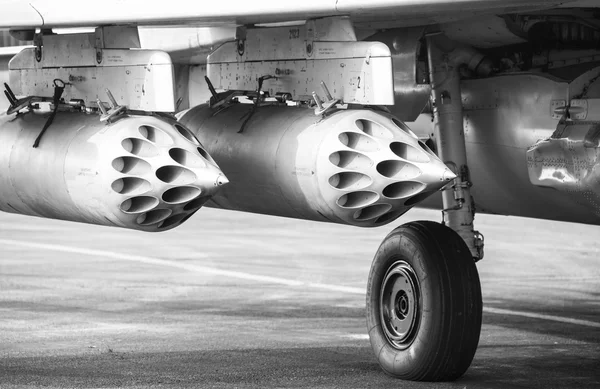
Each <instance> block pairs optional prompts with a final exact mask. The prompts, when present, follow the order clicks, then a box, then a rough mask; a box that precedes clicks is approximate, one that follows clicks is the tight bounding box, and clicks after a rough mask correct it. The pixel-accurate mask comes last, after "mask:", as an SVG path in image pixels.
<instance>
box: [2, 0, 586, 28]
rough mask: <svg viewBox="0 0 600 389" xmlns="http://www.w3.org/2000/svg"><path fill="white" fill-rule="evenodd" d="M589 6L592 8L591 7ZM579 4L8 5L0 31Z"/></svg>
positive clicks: (372, 23) (234, 0) (379, 23)
mask: <svg viewBox="0 0 600 389" xmlns="http://www.w3.org/2000/svg"><path fill="white" fill-rule="evenodd" d="M588 3H589V4H588ZM592 4H593V2H592V1H589V0H586V1H574V0H571V1H569V0H566V1H565V0H563V1H559V0H374V1H368V2H365V1H362V0H305V1H302V2H294V3H293V4H290V3H288V2H283V1H278V0H277V1H275V0H266V1H259V2H257V1H241V0H229V1H223V2H213V3H211V6H210V7H206V4H205V3H204V2H200V1H197V2H190V1H186V0H172V1H170V2H169V3H168V6H167V5H166V4H165V3H163V2H158V3H148V2H147V1H143V0H131V1H126V2H125V1H118V0H108V1H104V2H102V6H101V7H96V6H94V7H82V6H81V3H80V2H75V1H72V0H58V1H52V2H50V1H44V0H33V1H4V2H2V4H1V5H0V6H1V7H2V12H1V13H0V28H16V29H18V28H41V27H45V28H51V27H84V26H98V25H107V24H111V25H114V24H145V25H151V24H155V25H164V24H182V23H183V24H192V25H196V26H221V25H232V24H233V25H235V24H245V25H248V24H260V23H273V22H285V21H292V20H304V19H308V18H317V17H324V16H341V15H346V16H351V17H352V19H353V21H354V22H355V23H356V25H357V26H359V27H361V26H362V27H378V28H384V27H386V28H387V27H400V26H402V27H406V26H412V25H425V24H432V23H441V22H448V21H452V20H457V19H464V18H468V17H472V16H475V15H481V14H507V13H513V12H526V11H533V10H540V9H549V8H553V7H558V6H562V7H570V6H578V7H582V6H593V5H592Z"/></svg>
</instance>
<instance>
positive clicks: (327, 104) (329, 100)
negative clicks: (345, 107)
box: [312, 81, 340, 116]
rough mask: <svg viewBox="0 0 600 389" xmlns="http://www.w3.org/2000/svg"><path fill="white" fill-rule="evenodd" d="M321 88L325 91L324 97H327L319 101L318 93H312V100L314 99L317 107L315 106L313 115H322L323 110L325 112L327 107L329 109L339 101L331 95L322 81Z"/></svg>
mask: <svg viewBox="0 0 600 389" xmlns="http://www.w3.org/2000/svg"><path fill="white" fill-rule="evenodd" d="M321 89H323V93H325V97H326V98H327V100H326V101H325V102H322V101H321V98H320V97H319V95H317V93H316V92H313V93H312V97H313V100H314V101H315V104H317V107H316V108H315V115H317V116H319V115H323V114H324V113H325V112H327V111H328V110H329V109H331V108H332V107H333V106H335V105H336V104H337V103H339V102H340V100H339V99H334V98H333V96H331V93H329V89H328V88H327V85H325V82H323V81H321Z"/></svg>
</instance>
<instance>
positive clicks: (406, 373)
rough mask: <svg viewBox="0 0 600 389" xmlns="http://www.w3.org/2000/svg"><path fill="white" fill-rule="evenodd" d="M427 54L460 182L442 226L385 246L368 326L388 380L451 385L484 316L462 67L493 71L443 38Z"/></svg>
mask: <svg viewBox="0 0 600 389" xmlns="http://www.w3.org/2000/svg"><path fill="white" fill-rule="evenodd" d="M427 47H428V56H429V68H430V79H431V84H432V91H433V93H432V99H433V107H434V127H435V129H434V133H435V138H436V144H437V149H438V150H439V157H440V158H441V159H442V160H443V161H444V163H446V165H447V166H448V167H450V168H451V169H452V170H453V172H454V173H455V174H456V176H457V177H456V179H455V180H454V182H453V185H451V186H448V187H446V189H444V191H443V195H442V198H443V205H444V209H443V224H438V223H434V222H414V223H408V224H405V225H403V226H401V227H398V228H396V229H395V230H394V231H392V232H391V233H390V234H389V235H388V236H387V237H386V238H385V240H384V241H383V243H382V244H381V246H380V247H379V250H378V251H377V253H376V254H375V258H374V260H373V264H372V266H371V272H370V274H369V283H368V286H367V325H368V330H369V338H370V340H371V346H372V348H373V351H374V352H375V355H376V357H377V360H378V362H379V364H380V365H381V367H382V369H383V370H384V371H385V372H386V373H388V374H389V375H391V376H394V377H398V378H403V379H408V380H418V381H450V380H455V379H457V378H459V377H460V376H461V375H463V374H464V372H465V371H466V370H467V369H468V368H469V366H470V364H471V361H472V360H473V357H474V355H475V351H476V350H477V345H478V343H479V334H480V331H481V315H482V301H481V286H480V283H479V275H478V273H477V268H476V267H475V262H476V261H477V260H479V259H481V258H483V236H482V235H481V234H480V233H479V232H477V231H475V230H474V228H473V219H474V215H475V207H474V203H473V199H472V197H471V193H470V188H471V182H470V179H469V169H468V165H467V155H466V147H465V136H464V130H463V114H462V99H461V90H460V74H459V71H458V68H459V66H461V65H463V64H467V65H469V66H470V67H472V68H474V69H473V70H477V71H481V73H486V72H488V71H489V65H488V64H486V62H485V61H484V58H483V56H481V55H480V54H478V53H477V52H475V51H474V50H473V49H470V48H466V47H464V46H463V47H460V46H457V45H455V44H454V43H453V42H451V41H450V40H448V39H447V38H445V37H444V36H442V35H439V34H436V35H430V36H427ZM482 75H484V74H482Z"/></svg>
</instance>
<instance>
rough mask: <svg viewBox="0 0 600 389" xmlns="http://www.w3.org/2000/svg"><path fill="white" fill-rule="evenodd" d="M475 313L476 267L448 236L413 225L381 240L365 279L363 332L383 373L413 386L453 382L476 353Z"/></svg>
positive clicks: (433, 226)
mask: <svg viewBox="0 0 600 389" xmlns="http://www.w3.org/2000/svg"><path fill="white" fill-rule="evenodd" d="M481 312H482V301H481V287H480V284H479V275H478V273H477V268H476V267H475V262H474V261H473V256H472V255H471V252H470V250H469V248H468V247H467V245H466V244H465V242H464V240H463V239H462V238H461V237H460V236H459V235H458V234H457V233H456V232H454V231H453V230H452V229H450V228H448V227H445V226H443V225H441V224H438V223H434V222H429V221H420V222H413V223H408V224H405V225H403V226H400V227H398V228H396V229H395V230H394V231H392V232H391V233H390V234H389V235H388V236H387V237H386V238H385V239H384V241H383V242H382V244H381V246H380V247H379V249H378V250H377V253H376V254H375V258H374V260H373V264H372V266H371V272H370V274H369V282H368V286H367V326H368V328H367V329H368V330H369V337H370V340H371V346H372V348H373V351H374V352H375V356H376V358H377V359H378V362H379V364H380V366H381V367H382V369H383V370H384V371H385V372H386V373H387V374H389V375H391V376H394V377H398V378H402V379H407V380H418V381H450V380H455V379H457V378H459V377H460V376H461V375H462V374H463V373H464V372H465V371H466V370H467V369H468V368H469V366H470V364H471V361H472V360H473V356H474V355H475V351H476V350H477V344H478V343H479V333H480V330H481Z"/></svg>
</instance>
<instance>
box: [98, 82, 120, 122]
mask: <svg viewBox="0 0 600 389" xmlns="http://www.w3.org/2000/svg"><path fill="white" fill-rule="evenodd" d="M106 94H107V95H108V99H109V100H110V104H111V107H110V109H109V110H108V111H107V110H106V107H105V106H104V103H103V102H102V101H100V99H98V100H96V103H97V104H98V109H99V110H100V112H101V113H102V114H101V115H100V121H101V122H110V121H111V120H112V119H113V118H115V117H116V116H118V115H120V114H122V113H124V112H125V111H126V110H127V107H126V106H124V105H119V104H117V101H116V100H115V98H114V96H113V94H112V93H111V92H110V90H108V89H106Z"/></svg>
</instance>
